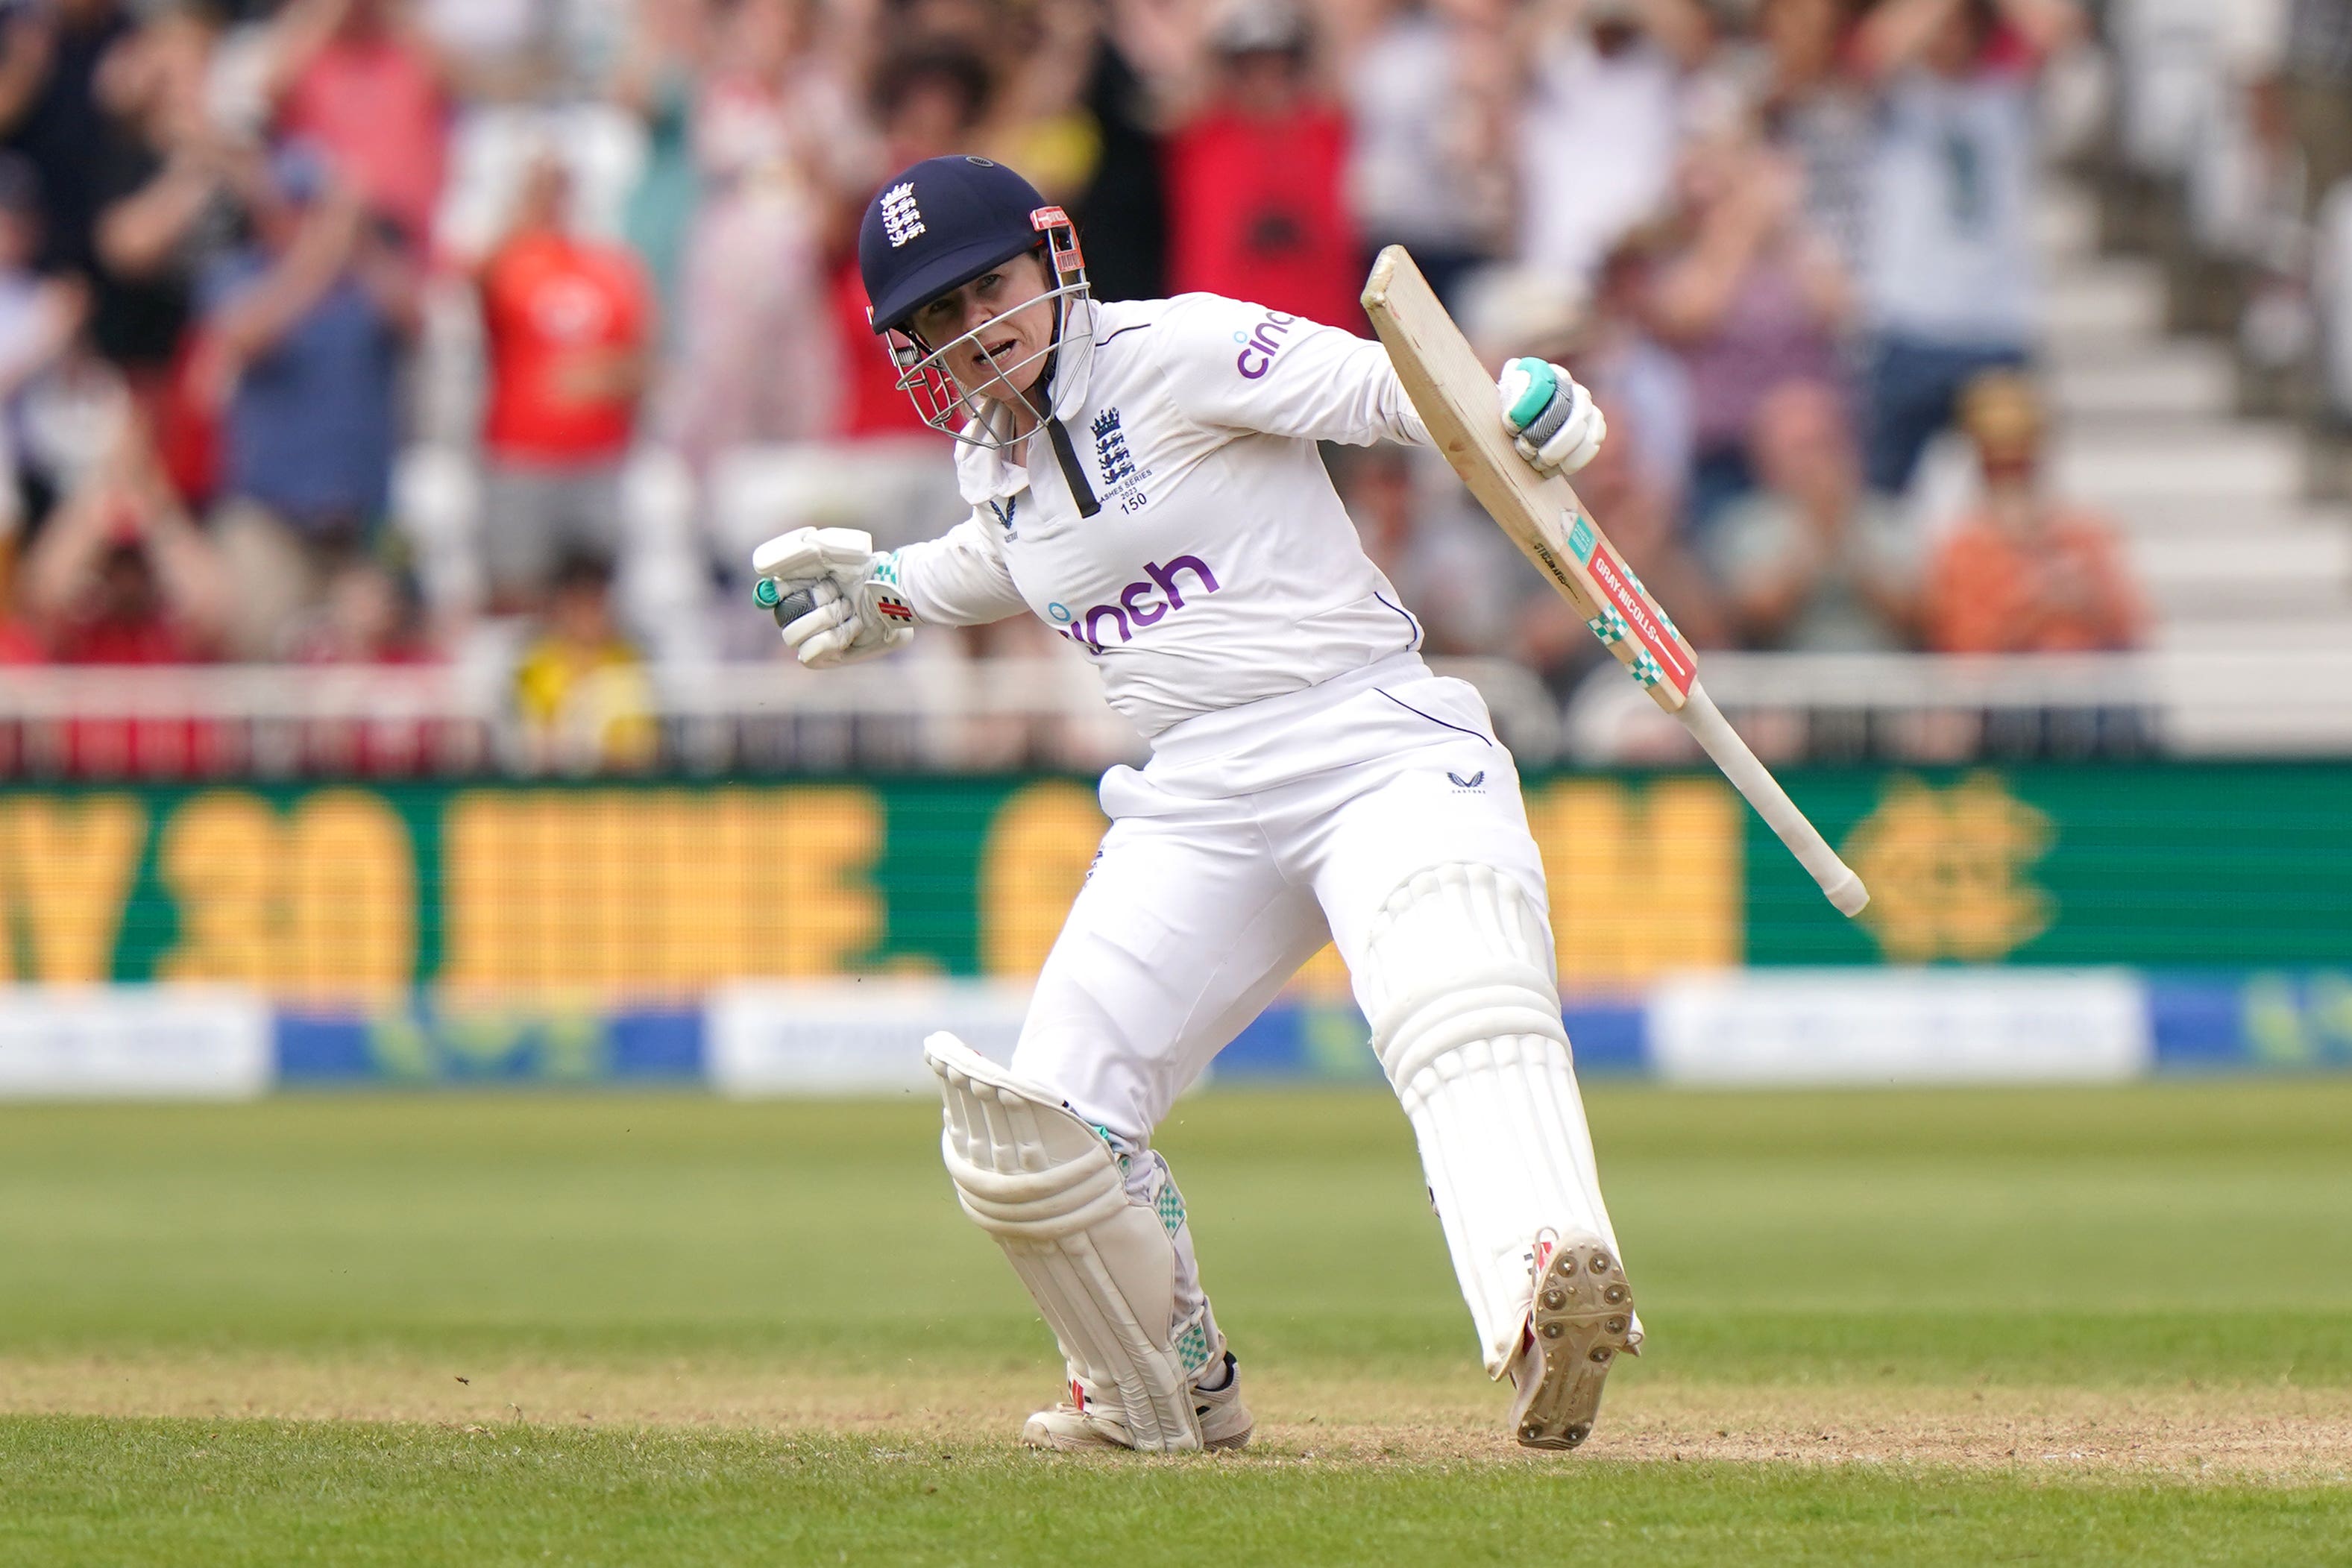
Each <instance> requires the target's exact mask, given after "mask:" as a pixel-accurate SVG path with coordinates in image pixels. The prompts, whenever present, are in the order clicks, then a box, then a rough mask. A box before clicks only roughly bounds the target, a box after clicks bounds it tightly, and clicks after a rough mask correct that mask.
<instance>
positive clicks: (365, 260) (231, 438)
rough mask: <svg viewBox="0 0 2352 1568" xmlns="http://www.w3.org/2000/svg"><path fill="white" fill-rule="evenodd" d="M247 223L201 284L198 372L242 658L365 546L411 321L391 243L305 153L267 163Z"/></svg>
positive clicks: (261, 648) (413, 303) (402, 262)
mask: <svg viewBox="0 0 2352 1568" xmlns="http://www.w3.org/2000/svg"><path fill="white" fill-rule="evenodd" d="M255 229H256V233H257V242H258V243H257V244H256V245H254V246H249V247H247V248H246V249H243V250H240V251H238V252H236V253H235V254H233V255H231V256H226V257H224V258H223V259H222V260H221V261H219V262H218V263H216V264H215V266H214V267H213V268H212V270H211V272H210V273H209V275H208V276H207V277H206V279H205V284H204V286H203V289H202V296H203V306H204V314H205V345H204V359H203V361H202V363H201V365H200V367H199V370H198V372H197V377H198V382H199V384H200V385H201V386H202V387H203V388H204V389H205V391H206V392H207V394H208V395H209V397H210V398H211V400H212V402H214V404H215V406H217V407H219V408H221V409H222V410H223V412H224V416H225V448H226V452H225V463H224V469H225V472H224V475H223V480H224V485H223V494H224V497H225V506H224V508H223V511H222V513H221V515H220V517H218V518H217V519H216V521H215V529H216V532H217V535H218V538H219V540H220V544H221V547H222V549H223V550H224V551H226V554H227V555H228V557H229V559H230V562H231V564H232V567H233V570H235V572H236V579H237V582H238V586H239V589H240V592H239V594H238V616H237V623H236V626H235V627H234V628H233V629H232V632H231V648H232V651H233V652H235V653H237V654H238V655H239V656H242V657H247V658H258V657H265V656H267V655H268V654H269V653H272V652H273V651H275V650H276V649H277V645H278V638H279V636H280V634H281V632H283V631H284V630H285V629H286V627H287V625H288V623H289V619H290V618H291V617H292V616H293V614H294V613H295V612H298V611H299V610H301V609H304V608H306V607H308V606H310V605H314V604H316V603H317V602H318V601H319V598H320V593H321V592H322V591H323V589H324V584H325V579H326V576H327V574H328V572H329V570H330V569H331V567H333V566H334V565H335V564H337V563H338V562H339V561H340V560H341V559H342V558H344V557H346V556H348V555H351V554H352V553H355V552H356V551H358V550H360V549H362V548H363V547H365V546H366V545H367V544H369V543H370V542H371V540H372V539H373V534H374V531H375V528H376V525H377V524H378V522H379V521H380V520H381V518H382V517H383V513H384V510H385V507H386V504H387V502H388V500H389V497H390V491H391V486H392V452H393V441H394V411H393V394H394V379H395V376H396V374H397V371H398V369H399V355H400V350H401V348H402V345H403V343H404V340H405V339H406V338H407V337H408V336H409V334H410V333H411V332H412V331H413V330H414V329H415V322H416V315H417V299H416V287H417V286H416V278H415V273H414V271H413V269H412V268H411V267H410V266H409V264H408V261H407V258H406V256H404V254H403V251H402V247H401V245H400V242H399V239H398V236H397V234H396V233H395V232H394V231H392V230H391V229H390V228H389V227H388V226H387V225H383V224H382V223H380V222H378V221H377V220H375V219H374V218H373V217H371V216H370V214H368V212H367V211H366V210H365V209H364V208H363V207H362V204H361V201H360V198H359V195H358V193H356V192H355V191H354V190H353V189H352V187H351V186H349V185H348V184H345V183H342V182H341V181H338V180H336V179H334V178H333V177H332V176H331V175H330V174H329V172H327V170H326V168H325V166H324V165H323V164H322V163H321V162H320V160H319V159H318V157H317V156H316V155H315V154H313V153H311V152H309V151H308V150H307V149H303V148H300V147H295V148H289V149H288V150H286V151H284V152H280V153H279V154H278V157H277V159H276V160H275V162H274V165H273V169H272V180H271V182H270V184H269V187H268V190H267V191H265V192H264V193H263V195H262V200H261V202H260V204H259V205H258V207H257V211H256V213H255Z"/></svg>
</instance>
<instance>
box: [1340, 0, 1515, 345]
mask: <svg viewBox="0 0 2352 1568" xmlns="http://www.w3.org/2000/svg"><path fill="white" fill-rule="evenodd" d="M1386 10H1387V15H1386V16H1384V17H1383V18H1381V22H1380V25H1379V26H1378V27H1377V29H1376V30H1375V31H1374V33H1373V35H1372V37H1371V38H1370V41H1369V42H1367V43H1366V44H1365V45H1364V47H1362V49H1361V50H1360V51H1359V53H1358V54H1357V56H1356V58H1355V60H1354V62H1353V63H1352V65H1351V66H1350V67H1349V71H1348V78H1347V85H1348V113H1349V126H1350V131H1351V134H1352V137H1353V141H1354V145H1353V146H1352V148H1351V149H1350V151H1349V162H1348V193H1349V206H1350V209H1351V211H1352V213H1353V214H1354V218H1355V223H1356V227H1357V230H1358V232H1359V233H1360V234H1362V235H1363V236H1364V248H1365V250H1366V251H1367V252H1370V253H1377V252H1378V251H1379V250H1380V248H1381V246H1388V245H1402V246H1405V247H1406V248H1407V249H1409V250H1411V251H1412V256H1413V260H1414V261H1415V262H1417V263H1419V264H1420V267H1421V270H1422V273H1423V276H1425V277H1427V278H1428V279H1429V282H1430V287H1433V288H1434V289H1435V290H1436V291H1437V293H1438V296H1439V297H1440V298H1443V299H1444V300H1446V301H1447V302H1448V303H1449V304H1451V303H1453V302H1454V298H1455V287H1456V285H1457V283H1458V282H1459V281H1460V279H1461V277H1462V276H1463V274H1464V273H1465V272H1466V271H1468V270H1469V269H1470V268H1472V267H1475V266H1477V265H1478V264H1479V263H1480V262H1482V261H1484V260H1485V259H1486V256H1487V255H1488V253H1489V252H1490V251H1491V250H1492V248H1493V241H1494V239H1495V237H1496V234H1497V232H1498V231H1499V230H1500V229H1501V228H1502V226H1503V222H1504V217H1505V214H1506V213H1507V210H1508V209H1507V203H1508V201H1509V196H1510V192H1509V189H1508V186H1507V183H1505V181H1506V179H1507V174H1506V171H1505V170H1504V168H1503V166H1502V164H1501V162H1500V161H1498V160H1497V159H1496V158H1495V157H1494V156H1493V149H1494V148H1496V147H1497V146H1500V145H1503V143H1504V138H1505V137H1506V136H1507V134H1508V127H1507V123H1506V122H1505V121H1504V119H1503V116H1502V115H1501V114H1500V112H1499V110H1500V106H1501V102H1502V100H1503V99H1504V96H1505V95H1504V94H1503V92H1501V91H1499V90H1497V89H1499V87H1500V86H1501V84H1502V82H1503V81H1504V80H1505V79H1507V77H1506V72H1505V69H1504V68H1503V66H1502V64H1501V63H1500V61H1499V60H1498V59H1497V57H1498V56H1500V55H1502V54H1503V53H1504V52H1505V45H1504V41H1503V38H1502V36H1501V35H1502V29H1501V27H1500V26H1498V21H1499V18H1497V17H1496V16H1492V15H1489V14H1488V10H1489V7H1488V3H1487V0H1389V3H1388V5H1387V6H1386ZM1365 263H1366V267H1367V268H1369V267H1370V256H1369V255H1368V256H1366V257H1365Z"/></svg>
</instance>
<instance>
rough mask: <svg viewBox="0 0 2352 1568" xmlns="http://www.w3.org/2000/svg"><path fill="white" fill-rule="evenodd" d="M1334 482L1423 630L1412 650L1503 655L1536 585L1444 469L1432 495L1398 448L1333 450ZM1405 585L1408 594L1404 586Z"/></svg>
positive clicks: (1418, 467)
mask: <svg viewBox="0 0 2352 1568" xmlns="http://www.w3.org/2000/svg"><path fill="white" fill-rule="evenodd" d="M1333 456H1334V459H1335V461H1334V463H1333V471H1332V478H1333V479H1334V481H1335V482H1336V483H1337V485H1338V486H1339V498H1340V499H1341V501H1343V502H1344V503H1345V504H1346V506H1347V508H1348V516H1349V517H1350V518H1351V519H1352V520H1353V521H1354V522H1355V525H1356V531H1357V532H1358V533H1359V534H1360V535H1361V536H1362V538H1363V541H1364V550H1365V553H1366V554H1368V555H1370V557H1371V558H1372V563H1373V564H1374V565H1375V566H1377V567H1379V568H1380V569H1381V573H1382V575H1384V576H1386V577H1387V578H1388V580H1389V581H1390V582H1391V583H1392V584H1394V585H1396V586H1397V589H1398V591H1399V594H1400V595H1401V597H1402V607H1403V608H1404V609H1405V610H1406V611H1407V612H1410V613H1411V614H1412V617H1413V619H1414V621H1415V622H1417V623H1418V624H1419V625H1420V627H1421V628H1422V636H1421V639H1420V641H1419V642H1418V643H1417V644H1416V646H1418V647H1419V648H1420V649H1421V650H1422V651H1423V653H1432V654H1435V655H1438V656H1440V657H1448V656H1476V655H1486V654H1496V653H1504V652H1505V651H1506V650H1507V648H1508V645H1509V640H1510V635H1511V623H1512V619H1513V617H1514V615H1515V614H1516V613H1517V610H1518V601H1519V599H1521V598H1523V597H1525V591H1526V589H1527V588H1528V587H1529V586H1530V585H1532V584H1533V580H1532V579H1530V578H1528V577H1527V576H1526V575H1525V569H1524V568H1523V567H1522V566H1521V565H1520V564H1519V561H1518V559H1517V554H1516V552H1515V551H1514V550H1513V549H1512V548H1511V545H1510V542H1509V540H1508V538H1506V536H1505V535H1504V533H1503V531H1502V530H1501V529H1500V528H1496V527H1495V525H1494V522H1493V520H1492V519H1491V518H1489V517H1487V516H1486V514H1485V513H1484V512H1479V511H1477V510H1476V509H1475V506H1474V507H1469V508H1468V509H1467V510H1466V511H1465V506H1464V502H1465V500H1466V497H1464V495H1463V493H1462V489H1461V486H1460V484H1459V482H1457V481H1456V480H1455V479H1454V476H1453V475H1452V474H1451V473H1450V472H1448V471H1446V470H1444V468H1443V467H1442V465H1441V467H1440V468H1439V470H1438V473H1439V475H1440V476H1441V483H1440V485H1439V487H1438V494H1437V495H1436V496H1434V497H1433V496H1432V495H1430V494H1428V493H1427V492H1426V490H1425V488H1424V486H1423V485H1422V484H1421V483H1420V480H1421V477H1422V476H1423V473H1425V472H1426V470H1425V468H1424V467H1423V464H1422V463H1421V461H1420V460H1419V457H1418V455H1416V454H1414V453H1412V452H1411V451H1409V450H1407V449H1406V448H1404V447H1402V446H1348V447H1339V448H1336V449H1333ZM1408 585H1409V586H1408Z"/></svg>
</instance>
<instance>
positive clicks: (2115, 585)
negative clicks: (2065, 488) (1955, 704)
mask: <svg viewBox="0 0 2352 1568" xmlns="http://www.w3.org/2000/svg"><path fill="white" fill-rule="evenodd" d="M1926 620H1927V641H1928V643H1929V645H1930V646H1932V647H1933V648H1935V649H1936V651H1937V652H1938V653H2086V652H2093V651H2096V650H2100V649H2114V648H2128V647H2130V646H2131V645H2132V644H2133V643H2136V642H2137V641H2138V638H2139V629H2140V606H2139V596H2138V594H2137V591H2135V590H2134V589H2133V586H2132V581H2131V577H2130V574H2129V572H2128V571H2126V569H2125V566H2124V561H2123V551H2122V549H2121V548H2120V547H2119V546H2118V545H2117V544H2116V537H2115V533H2114V530H2112V529H2111V528H2108V527H2107V525H2106V523H2105V521H2104V520H2103V519H2101V518H2099V517H2095V516H2093V515H2092V514H2090V513H2087V512H2083V511H2076V510H2071V509H2051V510H2047V511H2039V512H2036V513H2034V514H2032V517H2030V519H2028V520H2027V521H2026V522H2025V526H2023V527H2019V526H2017V523H2016V522H2015V521H2004V520H2003V519H2002V518H2000V517H1999V516H1998V515H1997V514H1996V513H1995V512H1993V511H1992V510H1991V509H1990V508H1988V509H1987V510H1986V511H1983V512H1979V513H1978V514H1976V515H1974V516H1971V517H1969V518H1967V519H1966V520H1965V521H1963V522H1962V523H1961V524H1960V525H1959V527H1958V529H1957V530H1956V531H1955V532H1954V533H1953V534H1952V536H1951V537H1950V538H1948V539H1947V540H1946V541H1945V543H1944V548H1943V549H1942V550H1940V551H1939V552H1938V553H1937V557H1936V563H1935V567H1934V569H1933V570H1931V571H1930V572H1929V573H1928V575H1927V615H1926Z"/></svg>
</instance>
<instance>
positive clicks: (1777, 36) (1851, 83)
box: [1756, 0, 1876, 274]
mask: <svg viewBox="0 0 2352 1568" xmlns="http://www.w3.org/2000/svg"><path fill="white" fill-rule="evenodd" d="M1854 9H1855V6H1854V5H1853V0H1763V4H1762V5H1761V6H1760V7H1759V9H1758V12H1757V17H1756V29H1757V34H1758V38H1759V42H1761V43H1762V44H1763V46H1764V52H1765V59H1764V69H1765V78H1764V81H1763V84H1762V89H1761V91H1760V93H1759V99H1760V101H1759V108H1760V110H1761V111H1762V114H1761V119H1762V122H1763V126H1764V130H1765V134H1766V139H1767V140H1768V141H1769V143H1770V144H1771V145H1772V146H1773V147H1774V148H1776V149H1778V150H1779V151H1780V152H1782V153H1784V154H1785V155H1786V156H1788V157H1789V158H1790V159H1791V160H1793V161H1794V162H1795V163H1796V165H1797V167H1798V168H1799V169H1800V170H1801V171H1802V172H1803V174H1804V204H1803V214H1804V216H1803V221H1804V225H1805V226H1806V227H1807V228H1808V229H1810V230H1811V231H1812V232H1813V233H1814V234H1817V235H1821V236H1822V238H1823V239H1825V240H1827V241H1828V242H1829V243H1830V245H1831V246H1832V247H1833V248H1834V250H1835V252H1836V255H1837V257H1838V260H1839V261H1840V262H1841V263H1843V265H1844V267H1845V268H1846V270H1847V271H1848V273H1850V274H1858V273H1859V272H1860V270H1861V268H1862V267H1863V264H1864V259H1865V255H1866V252H1865V247H1864V242H1863V236H1864V234H1865V233H1867V232H1868V224H1869V214H1870V165H1871V159H1872V148H1873V141H1874V137H1875V134H1876V131H1875V122H1874V112H1873V111H1874V105H1873V103H1872V101H1871V97H1870V94H1869V93H1868V92H1867V91H1865V90H1864V88H1863V85H1862V83H1860V82H1859V81H1857V80H1856V79H1855V78H1854V75H1853V70H1852V69H1851V68H1850V62H1849V60H1848V51H1847V48H1846V41H1847V39H1846V35H1847V32H1848V22H1847V19H1848V17H1849V16H1851V14H1852V13H1853V10H1854Z"/></svg>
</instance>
